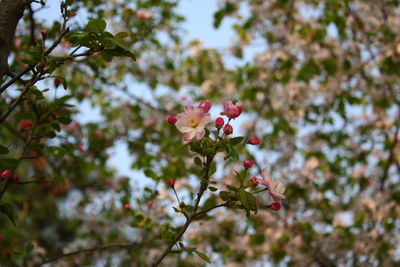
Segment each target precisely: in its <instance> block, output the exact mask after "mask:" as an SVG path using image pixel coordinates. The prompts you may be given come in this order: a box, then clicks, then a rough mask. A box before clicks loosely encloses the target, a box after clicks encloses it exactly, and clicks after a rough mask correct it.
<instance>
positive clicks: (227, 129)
mask: <svg viewBox="0 0 400 267" xmlns="http://www.w3.org/2000/svg"><path fill="white" fill-rule="evenodd" d="M224 133H225V134H226V135H229V134H232V133H233V128H232V126H231V125H230V124H226V125H225V126H224Z"/></svg>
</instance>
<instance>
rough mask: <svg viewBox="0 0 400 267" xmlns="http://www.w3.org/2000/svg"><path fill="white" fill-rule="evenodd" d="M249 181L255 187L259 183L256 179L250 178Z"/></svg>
mask: <svg viewBox="0 0 400 267" xmlns="http://www.w3.org/2000/svg"><path fill="white" fill-rule="evenodd" d="M249 181H250V182H251V183H252V184H253V185H254V186H257V185H258V184H259V183H260V181H259V180H258V178H257V177H253V178H250V179H249Z"/></svg>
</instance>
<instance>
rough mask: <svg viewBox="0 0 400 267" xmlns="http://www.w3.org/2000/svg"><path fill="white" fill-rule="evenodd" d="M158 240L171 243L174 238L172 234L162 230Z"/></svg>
mask: <svg viewBox="0 0 400 267" xmlns="http://www.w3.org/2000/svg"><path fill="white" fill-rule="evenodd" d="M160 238H161V239H162V240H164V241H171V240H172V238H174V234H173V233H171V232H170V231H168V230H164V231H162V232H161V234H160Z"/></svg>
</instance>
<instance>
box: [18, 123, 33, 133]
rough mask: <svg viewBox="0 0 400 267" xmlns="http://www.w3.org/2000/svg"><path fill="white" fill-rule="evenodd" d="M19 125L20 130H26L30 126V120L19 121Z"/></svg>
mask: <svg viewBox="0 0 400 267" xmlns="http://www.w3.org/2000/svg"><path fill="white" fill-rule="evenodd" d="M19 127H20V128H21V131H27V130H29V129H30V128H32V122H30V121H23V122H21V124H20V125H19Z"/></svg>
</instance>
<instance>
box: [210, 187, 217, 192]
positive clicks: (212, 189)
mask: <svg viewBox="0 0 400 267" xmlns="http://www.w3.org/2000/svg"><path fill="white" fill-rule="evenodd" d="M208 189H209V190H210V191H212V192H215V191H217V190H218V188H216V187H213V186H209V187H208Z"/></svg>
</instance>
